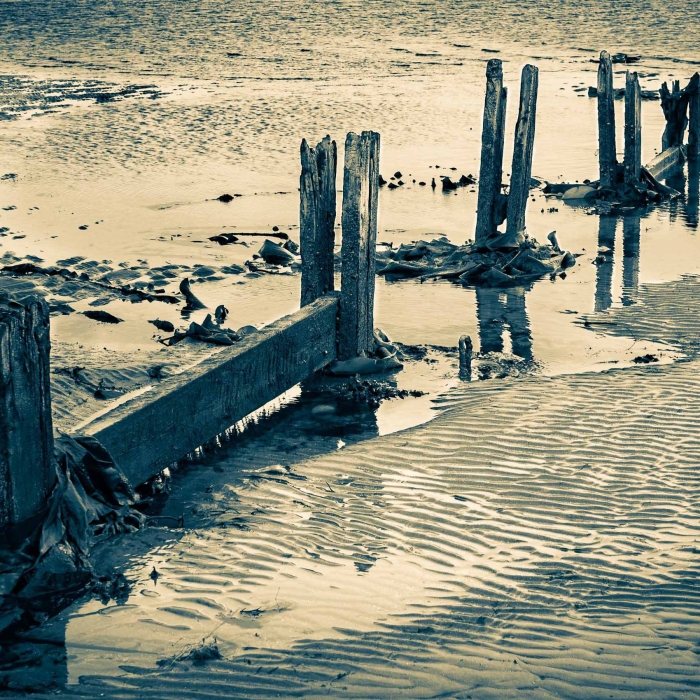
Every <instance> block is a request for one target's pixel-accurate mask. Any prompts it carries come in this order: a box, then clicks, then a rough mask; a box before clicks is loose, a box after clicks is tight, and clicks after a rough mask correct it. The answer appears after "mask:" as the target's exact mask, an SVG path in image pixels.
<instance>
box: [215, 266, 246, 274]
mask: <svg viewBox="0 0 700 700" xmlns="http://www.w3.org/2000/svg"><path fill="white" fill-rule="evenodd" d="M220 272H223V273H224V274H225V275H240V274H241V273H243V272H245V268H244V267H241V266H240V265H233V264H232V265H224V266H223V267H222V268H221V270H220Z"/></svg>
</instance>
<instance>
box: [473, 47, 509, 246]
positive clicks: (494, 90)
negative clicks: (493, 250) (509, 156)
mask: <svg viewBox="0 0 700 700" xmlns="http://www.w3.org/2000/svg"><path fill="white" fill-rule="evenodd" d="M507 101H508V91H507V89H506V88H504V87H503V64H502V63H501V60H500V59H498V58H492V59H491V60H490V61H489V62H488V63H487V64H486V98H485V100H484V120H483V127H482V130H481V165H480V168H479V194H478V200H477V212H476V233H475V240H476V242H477V243H482V242H483V241H485V240H486V239H487V238H488V237H489V236H491V235H492V234H493V233H495V231H496V227H497V226H498V224H500V223H501V222H500V221H499V220H498V218H497V210H498V200H499V196H500V195H501V184H502V180H503V145H504V140H505V117H506V103H507Z"/></svg>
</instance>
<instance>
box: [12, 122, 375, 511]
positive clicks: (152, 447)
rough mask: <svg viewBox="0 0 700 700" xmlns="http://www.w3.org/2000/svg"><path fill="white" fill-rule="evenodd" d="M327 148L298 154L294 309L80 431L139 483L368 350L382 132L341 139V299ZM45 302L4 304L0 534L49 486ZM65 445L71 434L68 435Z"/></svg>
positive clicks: (332, 154)
mask: <svg viewBox="0 0 700 700" xmlns="http://www.w3.org/2000/svg"><path fill="white" fill-rule="evenodd" d="M335 162H336V147H335V143H334V142H332V141H331V140H330V138H328V137H326V138H325V139H323V141H321V142H320V143H319V144H318V145H317V146H316V147H315V148H313V149H312V148H310V147H309V146H308V144H306V142H304V143H302V148H301V165H302V168H301V171H302V172H301V187H300V191H301V204H300V229H301V231H300V236H301V255H302V282H301V300H300V301H301V309H300V310H299V311H297V312H296V313H293V314H290V315H289V316H285V317H284V318H281V319H279V320H278V321H276V322H274V323H272V324H271V325H269V326H267V327H265V328H263V329H261V330H259V331H257V332H255V333H251V334H250V335H249V336H246V337H245V338H243V339H242V340H241V341H239V342H237V343H236V344H235V345H233V346H231V347H226V348H224V349H223V350H221V351H220V352H218V353H217V354H215V355H214V356H212V357H210V358H208V359H207V360H205V361H204V362H202V363H200V364H199V365H197V366H195V367H194V368H193V369H190V370H188V371H187V372H185V373H183V374H180V375H176V376H174V377H170V378H168V379H165V380H162V381H160V382H159V383H157V384H153V385H151V386H149V387H146V388H145V389H143V390H141V391H138V392H135V393H134V394H133V395H132V396H131V397H128V398H127V399H126V400H125V401H123V402H122V403H119V404H118V405H116V406H114V407H113V408H111V409H109V410H107V411H106V412H104V413H103V414H100V415H98V416H97V417H95V418H94V419H93V420H91V421H90V422H88V423H87V424H86V425H84V426H83V427H82V428H81V429H80V431H79V435H80V436H89V437H93V438H96V439H97V440H98V441H99V443H100V444H101V445H102V446H103V447H104V448H105V449H106V450H107V452H108V453H109V454H110V456H111V457H112V459H113V460H114V462H115V463H116V464H117V465H118V466H119V468H120V469H121V471H122V472H123V473H124V475H125V476H126V477H127V479H128V480H129V482H130V483H132V484H134V485H138V484H140V483H143V482H144V481H146V480H148V479H149V478H151V477H153V476H155V475H156V474H158V473H159V472H160V471H162V470H163V469H164V468H165V467H167V466H169V465H171V464H172V463H173V462H175V461H176V460H177V459H179V458H181V457H183V456H185V455H186V454H188V453H190V452H192V451H194V450H195V449H196V448H197V447H199V446H200V445H202V444H204V443H206V442H208V441H209V440H211V439H212V438H214V437H215V436H216V435H219V434H221V433H222V432H224V431H226V430H227V429H229V428H230V427H232V426H233V425H234V424H235V423H236V422H237V421H239V420H241V419H242V418H244V417H245V416H246V415H248V414H250V413H251V412H253V411H255V410H256V409H258V408H261V407H262V406H264V405H265V404H266V403H268V402H269V401H271V400H272V399H274V398H276V397H278V396H280V395H281V394H283V393H284V392H285V391H287V390H289V389H291V388H292V387H293V386H295V385H296V384H298V383H299V382H300V381H302V380H303V379H305V378H307V377H308V376H310V375H311V374H313V373H314V372H316V371H317V370H319V369H321V368H323V367H325V366H327V365H329V364H330V363H332V362H334V361H335V360H336V358H337V357H339V356H342V357H343V358H350V357H355V356H358V355H362V354H367V353H369V352H370V351H371V350H372V343H373V330H374V321H373V307H374V303H373V301H374V280H375V273H374V250H375V246H376V236H377V206H378V197H377V193H378V189H379V134H377V133H374V132H371V131H366V132H363V133H362V134H353V133H350V134H348V137H347V141H346V151H345V166H344V177H343V182H344V188H343V205H342V206H343V209H342V212H343V213H342V216H343V250H342V259H343V262H342V270H341V289H340V293H338V292H335V291H333V284H334V283H333V247H334V241H335V231H334V225H335V199H336V187H335V169H336V166H335ZM49 351H50V347H49V316H48V309H47V306H46V304H45V303H44V302H43V301H42V300H39V299H37V300H29V301H26V300H25V301H23V303H21V304H20V303H18V302H14V301H6V302H1V303H0V372H1V374H0V480H1V482H2V483H1V484H0V525H5V524H10V523H19V522H22V521H25V520H27V519H29V518H31V517H32V516H34V515H37V514H38V513H40V511H41V510H42V508H43V507H44V505H45V503H46V500H47V496H48V495H49V493H50V492H51V490H52V489H53V487H54V485H55V483H56V472H55V469H54V465H53V433H52V421H51V399H50V388H49ZM73 437H78V435H74V436H73Z"/></svg>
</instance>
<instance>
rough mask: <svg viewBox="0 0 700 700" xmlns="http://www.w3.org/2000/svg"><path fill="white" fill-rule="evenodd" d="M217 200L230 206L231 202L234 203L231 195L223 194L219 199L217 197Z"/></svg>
mask: <svg viewBox="0 0 700 700" xmlns="http://www.w3.org/2000/svg"><path fill="white" fill-rule="evenodd" d="M217 199H218V200H219V201H220V202H224V203H225V204H228V203H229V202H232V201H233V195H230V194H222V195H220V196H219V197H217Z"/></svg>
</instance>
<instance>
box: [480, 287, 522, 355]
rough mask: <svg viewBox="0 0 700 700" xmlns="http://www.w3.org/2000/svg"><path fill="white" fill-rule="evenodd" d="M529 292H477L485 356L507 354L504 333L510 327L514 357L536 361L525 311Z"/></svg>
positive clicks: (516, 288) (514, 288) (515, 289)
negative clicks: (526, 295) (526, 293)
mask: <svg viewBox="0 0 700 700" xmlns="http://www.w3.org/2000/svg"><path fill="white" fill-rule="evenodd" d="M525 292H526V288H525V287H510V288H508V289H488V288H483V287H477V288H476V314H477V319H478V322H479V342H480V346H481V347H480V351H481V352H482V353H487V352H503V330H504V327H505V326H507V327H508V330H509V331H510V342H511V346H512V352H513V354H514V355H517V356H518V357H522V358H523V359H525V360H530V359H532V333H531V331H530V319H529V318H528V316H527V309H526V307H525Z"/></svg>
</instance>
